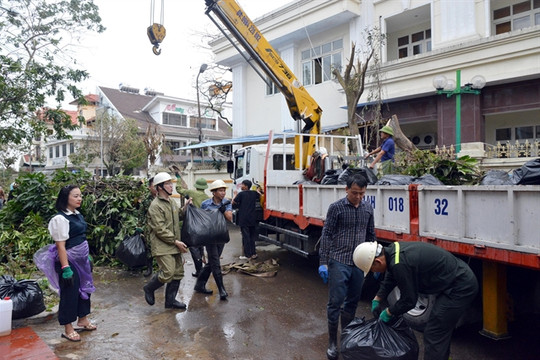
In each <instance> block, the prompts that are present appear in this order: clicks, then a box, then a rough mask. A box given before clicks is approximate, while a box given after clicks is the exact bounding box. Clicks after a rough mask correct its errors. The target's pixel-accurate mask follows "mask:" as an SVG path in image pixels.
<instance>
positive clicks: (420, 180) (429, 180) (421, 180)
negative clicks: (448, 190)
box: [412, 174, 444, 185]
mask: <svg viewBox="0 0 540 360" xmlns="http://www.w3.org/2000/svg"><path fill="white" fill-rule="evenodd" d="M412 183H413V184H421V185H444V184H443V182H442V181H441V180H439V179H437V178H436V177H435V176H433V175H431V174H424V175H422V176H420V177H417V178H415V179H414V180H413V182H412Z"/></svg>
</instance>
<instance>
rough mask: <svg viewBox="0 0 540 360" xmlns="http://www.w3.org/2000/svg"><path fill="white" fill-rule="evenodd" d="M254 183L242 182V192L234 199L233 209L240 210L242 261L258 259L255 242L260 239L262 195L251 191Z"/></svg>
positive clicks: (238, 222)
mask: <svg viewBox="0 0 540 360" xmlns="http://www.w3.org/2000/svg"><path fill="white" fill-rule="evenodd" d="M251 185H252V182H251V181H249V180H244V181H242V185H241V186H242V191H241V192H239V193H238V194H237V195H236V196H235V197H234V199H233V202H232V205H233V208H235V209H238V221H237V224H238V226H240V231H241V233H242V247H243V249H244V254H243V255H242V256H240V259H241V260H245V259H256V258H257V251H256V250H255V241H256V240H257V237H258V235H259V234H258V232H257V211H256V204H257V201H261V200H260V199H261V196H260V194H259V193H258V192H257V191H255V190H251Z"/></svg>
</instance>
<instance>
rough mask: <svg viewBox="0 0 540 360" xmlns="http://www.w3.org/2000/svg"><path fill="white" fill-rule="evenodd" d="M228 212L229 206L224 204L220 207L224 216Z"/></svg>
mask: <svg viewBox="0 0 540 360" xmlns="http://www.w3.org/2000/svg"><path fill="white" fill-rule="evenodd" d="M226 210H227V205H225V204H223V205H221V206H220V207H219V212H220V213H222V214H225V211H226Z"/></svg>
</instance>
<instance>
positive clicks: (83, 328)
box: [75, 322, 97, 331]
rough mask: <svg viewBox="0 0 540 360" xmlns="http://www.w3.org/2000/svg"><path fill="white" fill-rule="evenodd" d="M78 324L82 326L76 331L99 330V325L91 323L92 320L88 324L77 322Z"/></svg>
mask: <svg viewBox="0 0 540 360" xmlns="http://www.w3.org/2000/svg"><path fill="white" fill-rule="evenodd" d="M77 326H80V328H77V329H75V331H94V330H97V326H96V325H94V324H92V323H90V322H89V323H88V324H87V325H80V324H77Z"/></svg>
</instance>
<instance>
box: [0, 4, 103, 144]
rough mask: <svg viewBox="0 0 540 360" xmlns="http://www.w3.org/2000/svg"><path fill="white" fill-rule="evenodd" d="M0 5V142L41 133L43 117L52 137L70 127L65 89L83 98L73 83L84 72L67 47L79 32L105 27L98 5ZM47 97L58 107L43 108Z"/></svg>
mask: <svg viewBox="0 0 540 360" xmlns="http://www.w3.org/2000/svg"><path fill="white" fill-rule="evenodd" d="M2 4H3V6H2V7H1V8H0V19H1V20H0V124H1V126H0V144H2V143H14V144H20V143H22V142H24V140H31V139H32V138H33V137H38V136H39V135H42V134H43V133H44V131H45V126H44V122H43V120H47V121H48V122H49V123H50V124H52V126H53V128H54V131H55V136H56V137H58V138H64V137H66V136H67V134H66V132H65V130H66V129H70V128H73V124H72V123H71V119H70V116H69V115H68V114H66V112H65V111H63V110H61V109H60V104H61V103H62V102H63V101H64V100H65V99H66V93H69V94H70V96H71V97H73V98H74V99H77V100H78V101H79V102H81V103H83V102H84V96H83V95H82V93H81V91H80V90H79V89H78V88H77V84H78V83H80V82H81V81H83V80H85V79H86V78H87V77H88V73H87V72H86V71H85V70H82V69H77V68H75V64H77V61H76V59H73V58H72V57H71V56H70V54H71V53H70V48H71V47H72V46H73V45H77V46H78V44H80V43H82V41H81V40H82V39H81V37H82V35H84V34H86V33H88V32H98V33H99V32H103V31H104V30H105V28H104V27H103V26H102V25H101V18H100V17H99V14H98V7H97V6H96V5H95V4H94V3H93V2H92V1H91V0H70V1H67V0H62V1H54V2H52V1H42V0H11V1H8V2H5V1H4V2H3V3H2ZM50 99H54V101H56V103H57V106H56V108H52V107H51V108H48V109H45V110H44V111H43V112H42V113H41V114H38V113H37V111H38V110H41V109H42V108H44V106H45V105H46V102H47V101H48V100H50Z"/></svg>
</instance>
